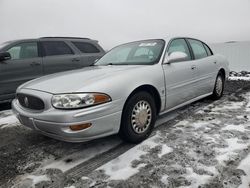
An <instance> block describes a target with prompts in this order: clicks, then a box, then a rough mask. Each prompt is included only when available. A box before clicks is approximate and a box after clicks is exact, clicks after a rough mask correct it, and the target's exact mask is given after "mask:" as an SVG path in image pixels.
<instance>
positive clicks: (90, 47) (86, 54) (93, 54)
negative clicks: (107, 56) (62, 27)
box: [71, 41, 105, 67]
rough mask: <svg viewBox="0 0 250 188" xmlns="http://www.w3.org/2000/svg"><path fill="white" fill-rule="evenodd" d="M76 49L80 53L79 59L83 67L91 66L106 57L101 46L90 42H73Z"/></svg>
mask: <svg viewBox="0 0 250 188" xmlns="http://www.w3.org/2000/svg"><path fill="white" fill-rule="evenodd" d="M71 42H72V44H73V45H74V46H75V48H76V49H77V50H78V51H79V57H80V60H81V64H82V66H83V67H86V66H90V65H92V64H93V63H95V61H96V60H97V59H100V58H101V57H102V56H103V55H104V53H105V52H104V51H103V50H102V49H101V48H100V47H99V45H97V44H94V43H91V42H88V41H71Z"/></svg>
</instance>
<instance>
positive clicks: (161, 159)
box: [0, 81, 250, 188]
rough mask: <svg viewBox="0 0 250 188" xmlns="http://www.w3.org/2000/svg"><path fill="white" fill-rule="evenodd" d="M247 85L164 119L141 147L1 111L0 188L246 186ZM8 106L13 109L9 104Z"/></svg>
mask: <svg viewBox="0 0 250 188" xmlns="http://www.w3.org/2000/svg"><path fill="white" fill-rule="evenodd" d="M249 100H250V82H246V81H229V82H228V83H227V86H226V91H225V96H224V97H223V98H222V99H221V100H219V101H215V102H214V101H212V100H209V99H204V100H201V101H198V102H196V103H194V104H191V105H189V106H187V107H184V108H182V109H179V110H177V111H174V112H172V113H170V114H168V115H165V116H163V117H160V119H159V120H158V122H157V124H158V125H159V126H157V128H156V129H155V131H154V132H153V134H152V136H151V137H150V138H149V139H147V140H146V141H144V142H142V143H141V144H139V145H136V146H135V145H131V144H127V143H123V142H122V141H121V140H120V139H119V138H118V137H117V136H111V137H108V138H104V139H99V140H95V141H91V142H88V143H81V144H71V143H65V142H60V141H57V140H53V139H50V138H47V137H45V136H42V135H39V134H37V133H36V132H35V131H32V130H29V129H27V128H25V127H24V126H22V125H20V124H19V123H18V122H17V120H16V119H15V117H14V116H13V115H12V113H11V111H9V110H6V107H4V108H5V109H4V110H2V111H1V112H0V118H1V119H0V140H1V142H0V187H3V188H5V187H11V186H14V187H23V188H26V187H34V186H35V187H72V188H73V187H211V188H214V187H215V188H216V187H239V186H240V187H244V188H245V187H249V182H250V155H249V153H250V120H249V117H250V114H249V113H250V103H249ZM7 108H8V107H7Z"/></svg>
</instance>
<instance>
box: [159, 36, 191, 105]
mask: <svg viewBox="0 0 250 188" xmlns="http://www.w3.org/2000/svg"><path fill="white" fill-rule="evenodd" d="M172 52H184V53H185V54H187V60H186V61H179V62H173V63H167V64H163V70H164V74H165V84H166V110H170V109H172V108H175V107H177V106H178V105H182V104H183V103H185V102H187V101H190V100H191V99H193V98H195V92H194V86H195V82H196V69H195V66H196V65H195V62H194V61H193V58H192V55H191V51H190V49H189V47H188V44H187V42H186V40H185V39H183V38H177V39H173V40H172V41H171V42H170V44H169V45H168V48H167V54H166V55H170V54H171V53H172Z"/></svg>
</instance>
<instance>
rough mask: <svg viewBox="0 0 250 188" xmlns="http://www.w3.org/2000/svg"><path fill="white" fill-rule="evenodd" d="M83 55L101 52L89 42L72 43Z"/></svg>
mask: <svg viewBox="0 0 250 188" xmlns="http://www.w3.org/2000/svg"><path fill="white" fill-rule="evenodd" d="M72 43H73V44H74V45H75V46H76V47H77V48H78V49H79V50H80V51H81V52H82V53H99V52H100V50H99V49H98V48H97V47H95V46H94V45H93V44H90V43H87V42H72Z"/></svg>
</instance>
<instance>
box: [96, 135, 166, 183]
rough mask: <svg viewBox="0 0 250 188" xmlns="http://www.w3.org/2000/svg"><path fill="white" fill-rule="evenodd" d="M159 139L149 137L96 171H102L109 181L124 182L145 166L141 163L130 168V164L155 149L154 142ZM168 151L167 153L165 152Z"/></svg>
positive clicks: (155, 144) (157, 136)
mask: <svg viewBox="0 0 250 188" xmlns="http://www.w3.org/2000/svg"><path fill="white" fill-rule="evenodd" d="M157 138H159V135H158V134H156V135H155V136H152V137H150V138H149V139H147V140H145V141H144V142H142V143H141V144H138V145H137V146H135V147H134V148H132V149H130V150H128V151H127V152H126V153H124V154H122V155H120V156H119V157H117V158H116V159H113V160H112V161H110V162H108V163H106V164H105V165H103V166H101V167H99V168H98V169H97V170H104V171H105V174H107V175H108V176H109V179H110V180H126V179H128V178H129V177H131V176H133V175H134V174H136V173H138V172H139V169H140V168H141V167H144V166H145V164H143V163H141V164H139V165H137V166H136V167H132V162H133V161H135V160H139V159H140V157H141V156H142V155H145V154H147V152H148V151H149V150H150V149H152V148H154V147H156V146H157V145H158V144H157V143H156V142H155V140H156V139H157ZM166 150H168V151H166ZM169 151H170V149H169V148H167V149H166V148H164V151H163V153H164V152H169Z"/></svg>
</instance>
